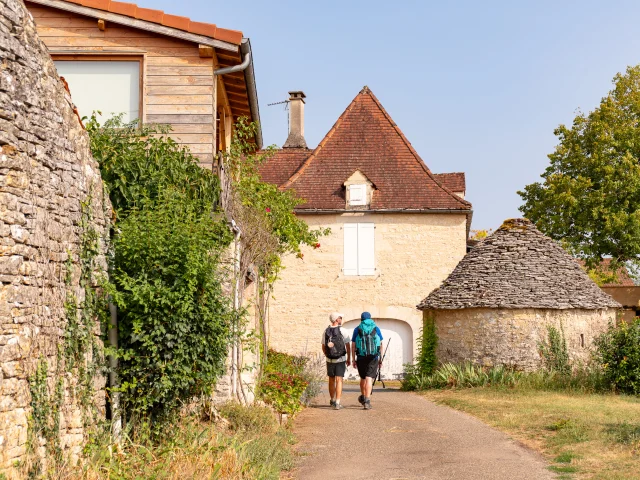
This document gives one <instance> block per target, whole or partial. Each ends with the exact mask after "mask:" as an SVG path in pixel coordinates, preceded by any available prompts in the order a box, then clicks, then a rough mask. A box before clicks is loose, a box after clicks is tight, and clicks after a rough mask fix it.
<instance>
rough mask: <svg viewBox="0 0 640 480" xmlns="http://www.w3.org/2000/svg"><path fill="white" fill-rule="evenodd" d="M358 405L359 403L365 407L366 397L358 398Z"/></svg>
mask: <svg viewBox="0 0 640 480" xmlns="http://www.w3.org/2000/svg"><path fill="white" fill-rule="evenodd" d="M358 403H359V404H360V405H363V406H364V395H360V396H359V397H358Z"/></svg>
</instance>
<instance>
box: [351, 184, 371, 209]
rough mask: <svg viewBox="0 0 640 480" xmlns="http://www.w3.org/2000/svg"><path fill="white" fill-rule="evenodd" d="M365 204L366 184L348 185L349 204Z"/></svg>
mask: <svg viewBox="0 0 640 480" xmlns="http://www.w3.org/2000/svg"><path fill="white" fill-rule="evenodd" d="M366 204H367V185H366V184H364V183H363V184H359V185H349V205H350V206H352V207H358V206H363V205H366Z"/></svg>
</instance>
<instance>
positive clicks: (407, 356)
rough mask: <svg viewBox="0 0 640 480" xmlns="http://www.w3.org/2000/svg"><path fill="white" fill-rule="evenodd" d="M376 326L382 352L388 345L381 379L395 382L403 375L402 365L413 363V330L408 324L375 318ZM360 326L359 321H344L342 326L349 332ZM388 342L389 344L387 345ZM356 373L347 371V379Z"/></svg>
mask: <svg viewBox="0 0 640 480" xmlns="http://www.w3.org/2000/svg"><path fill="white" fill-rule="evenodd" d="M375 322H376V325H378V327H380V331H381V332H382V337H383V338H384V340H383V341H382V350H383V351H385V350H386V349H387V346H388V345H389V350H388V352H387V356H386V358H385V361H384V364H383V366H382V378H383V379H384V380H396V379H400V378H402V374H403V373H404V367H403V365H404V364H405V363H410V362H412V361H413V346H414V338H413V329H412V328H411V325H409V323H407V322H405V321H404V320H398V319H395V318H376V319H375ZM359 324H360V320H359V319H353V320H346V319H345V322H344V323H343V324H342V326H343V327H344V328H345V329H346V330H347V331H348V332H349V336H351V334H352V333H353V330H354V329H355V328H356V327H357V326H358V325H359ZM389 342H390V343H389ZM357 376H358V372H357V370H356V369H355V368H353V367H352V368H349V369H348V370H347V375H346V377H347V378H348V379H354V378H357Z"/></svg>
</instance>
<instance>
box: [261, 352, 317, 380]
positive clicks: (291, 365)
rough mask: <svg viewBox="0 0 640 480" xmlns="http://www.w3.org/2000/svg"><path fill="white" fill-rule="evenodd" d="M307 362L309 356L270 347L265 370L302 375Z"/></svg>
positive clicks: (267, 371)
mask: <svg viewBox="0 0 640 480" xmlns="http://www.w3.org/2000/svg"><path fill="white" fill-rule="evenodd" d="M307 362H308V359H307V357H303V356H295V355H289V354H288V353H283V352H278V351H276V350H273V349H269V352H268V353H267V364H266V366H265V370H264V371H265V373H286V374H289V375H302V373H303V372H304V368H305V365H306V364H307Z"/></svg>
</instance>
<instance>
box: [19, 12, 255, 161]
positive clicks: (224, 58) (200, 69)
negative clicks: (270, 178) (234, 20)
mask: <svg viewBox="0 0 640 480" xmlns="http://www.w3.org/2000/svg"><path fill="white" fill-rule="evenodd" d="M25 3H26V5H27V8H28V9H29V11H30V12H31V14H32V15H33V17H34V20H35V22H36V25H37V31H38V34H39V36H40V38H41V39H42V40H43V41H44V43H45V45H46V46H47V48H48V49H49V53H50V54H51V56H52V57H53V59H54V61H55V63H56V66H57V68H58V72H59V74H60V75H61V76H63V77H65V79H66V80H67V82H68V83H69V87H70V90H71V96H72V99H73V101H74V103H75V104H76V106H77V107H78V110H79V112H80V115H81V116H89V115H91V112H92V111H94V110H100V111H101V112H102V114H103V117H109V116H111V115H113V114H120V113H122V114H124V118H125V120H135V119H138V120H140V121H142V122H143V123H162V124H168V125H170V126H171V128H172V133H171V136H172V137H173V138H174V139H175V140H176V141H177V142H179V143H181V144H184V145H187V146H188V147H189V148H190V150H191V152H192V153H193V154H194V155H195V156H196V157H197V158H198V159H199V160H200V163H201V165H202V166H203V167H207V168H213V166H214V164H215V163H216V162H215V158H216V154H217V152H219V151H221V150H224V149H226V148H227V147H228V146H229V144H230V141H231V135H232V129H233V125H234V124H235V122H236V121H237V119H238V118H239V117H242V116H246V117H248V118H250V119H251V120H253V121H259V120H260V114H259V109H258V97H257V92H256V84H255V76H254V71H253V61H252V58H251V44H250V42H249V39H248V38H244V37H243V35H242V32H240V31H237V30H228V29H224V28H219V27H217V26H216V25H214V24H210V23H203V22H200V21H195V20H192V19H189V18H186V17H179V16H176V15H170V14H166V13H164V12H162V11H160V10H152V9H147V8H140V7H138V6H137V5H134V4H131V3H123V2H115V1H110V0H28V1H26V2H25ZM198 20H200V19H198ZM231 67H236V68H231ZM229 70H231V71H229ZM101 118H102V117H101ZM255 141H256V144H257V146H258V148H260V147H261V146H262V138H261V133H260V132H258V134H257V138H256V139H255Z"/></svg>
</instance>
